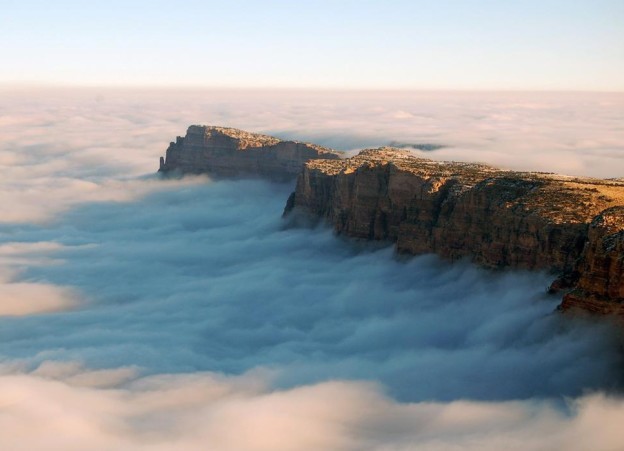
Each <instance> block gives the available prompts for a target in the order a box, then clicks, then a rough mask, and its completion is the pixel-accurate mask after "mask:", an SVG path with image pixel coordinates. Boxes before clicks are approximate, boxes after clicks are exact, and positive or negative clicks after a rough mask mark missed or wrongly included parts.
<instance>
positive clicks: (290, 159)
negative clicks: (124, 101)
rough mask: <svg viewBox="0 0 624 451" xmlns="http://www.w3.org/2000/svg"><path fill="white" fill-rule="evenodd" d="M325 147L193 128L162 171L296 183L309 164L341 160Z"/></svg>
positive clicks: (172, 151) (223, 129)
mask: <svg viewBox="0 0 624 451" xmlns="http://www.w3.org/2000/svg"><path fill="white" fill-rule="evenodd" d="M338 158H340V155H339V154H338V153H337V152H334V151H332V150H330V149H327V148H325V147H321V146H317V145H315V144H308V143H301V142H296V141H282V140H280V139H278V138H274V137H272V136H266V135H260V134H257V133H248V132H245V131H242V130H238V129H235V128H226V127H210V126H200V125H191V126H190V127H189V128H188V130H187V132H186V136H185V137H184V138H182V137H180V136H178V137H177V139H176V141H175V142H172V143H171V144H170V145H169V148H168V149H167V154H166V158H163V157H161V158H160V169H159V171H160V172H170V171H177V172H181V173H192V174H200V173H207V174H211V175H213V176H216V177H234V176H257V177H263V178H268V179H271V180H275V181H286V180H293V179H295V177H297V174H299V172H301V168H302V166H303V164H304V163H305V162H306V161H309V160H312V159H338Z"/></svg>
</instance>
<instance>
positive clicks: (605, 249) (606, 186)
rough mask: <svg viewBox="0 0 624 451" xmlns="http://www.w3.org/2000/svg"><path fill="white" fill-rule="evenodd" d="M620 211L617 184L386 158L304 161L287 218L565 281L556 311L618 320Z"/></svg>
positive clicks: (387, 154)
mask: <svg viewBox="0 0 624 451" xmlns="http://www.w3.org/2000/svg"><path fill="white" fill-rule="evenodd" d="M619 205H624V183H622V182H618V181H601V180H595V179H578V178H572V177H565V176H556V175H552V174H538V173H519V172H510V171H501V170H498V169H495V168H492V167H488V166H484V165H475V164H462V163H440V162H435V161H430V160H425V159H420V158H416V157H413V156H411V155H410V154H409V153H408V152H405V151H400V150H396V149H388V148H384V149H376V150H367V151H363V152H361V153H360V154H359V155H358V156H356V157H353V158H350V159H347V160H336V161H321V160H319V161H310V162H309V163H307V164H306V165H305V167H304V168H303V171H302V173H301V174H300V175H299V178H298V180H297V187H296V190H295V192H294V193H293V194H292V195H291V198H290V199H289V201H288V204H287V208H286V210H287V212H289V211H291V210H298V211H300V212H304V213H306V214H307V215H312V216H313V217H318V218H322V219H325V220H327V221H328V222H330V223H331V224H333V226H334V228H335V230H336V231H337V232H339V233H344V234H346V235H349V236H353V237H359V238H364V239H373V240H390V241H394V242H396V246H397V249H398V251H399V252H405V253H409V254H421V253H427V252H435V253H437V254H439V255H441V256H443V257H445V258H448V259H451V260H455V259H459V258H463V257H468V258H471V259H472V260H473V261H475V262H476V263H479V264H481V265H484V266H488V267H494V268H503V267H512V268H524V269H546V270H551V271H553V272H556V273H559V274H562V275H563V277H562V278H560V279H559V281H558V283H557V284H555V285H558V286H561V287H564V286H566V287H567V288H569V287H570V286H571V287H574V290H573V291H572V292H571V293H569V294H568V295H566V297H565V299H564V302H563V304H562V307H563V308H564V309H571V308H577V307H578V308H582V309H585V310H591V311H597V312H598V311H599V312H604V313H608V312H615V311H618V312H620V311H622V312H624V310H619V306H620V304H621V303H622V302H624V276H623V274H622V272H623V262H622V260H623V258H624V207H619ZM607 303H608V304H609V306H608V307H604V306H605V305H606V304H607ZM597 305H598V306H599V307H596V306H597ZM616 307H617V308H616Z"/></svg>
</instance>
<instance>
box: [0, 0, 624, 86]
mask: <svg viewBox="0 0 624 451" xmlns="http://www.w3.org/2000/svg"><path fill="white" fill-rule="evenodd" d="M0 38H1V42H2V45H1V46H0V58H1V61H2V64H0V83H4V82H20V83H54V84H81V85H135V86H136V85H141V86H146V85H158V86H171V87H175V86H206V87H215V86H216V87H222V86H227V87H271V88H280V87H305V88H373V89H388V88H390V89H527V90H531V89H547V90H548V89H559V90H603V91H604V90H606V91H609V90H613V91H624V0H497V1H495V0H411V1H408V0H405V1H403V0H394V1H393V0H387V1H381V0H379V1H367V0H357V1H356V0H334V1H328V0H317V1H313V0H308V1H305V0H302V1H283V0H282V1H279V0H265V1H252V0H230V1H222V2H216V1H199V0H179V1H171V0H168V1H161V0H153V1H147V0H145V1H142V0H134V1H133V0H124V1H120V0H107V1H77V0H57V1H50V0H47V1H34V0H30V1H29V0H16V1H12V0H0Z"/></svg>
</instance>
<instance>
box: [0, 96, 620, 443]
mask: <svg viewBox="0 0 624 451" xmlns="http://www.w3.org/2000/svg"><path fill="white" fill-rule="evenodd" d="M282 95H283V97H278V98H277V99H273V100H270V99H269V97H268V95H267V94H266V93H265V94H262V93H255V94H254V93H247V94H245V93H239V95H238V96H233V97H232V98H233V100H230V101H228V100H227V99H228V97H227V96H225V95H224V94H222V95H216V94H215V95H214V96H213V97H211V96H210V95H208V94H206V96H205V97H203V96H197V95H196V94H194V95H191V94H189V93H186V94H185V93H182V94H180V95H179V96H173V95H170V96H167V95H164V94H159V95H156V94H154V93H148V92H138V93H137V92H126V93H123V92H122V93H119V92H113V93H111V92H110V91H107V92H105V93H104V94H102V93H99V92H92V91H86V92H79V93H75V92H72V93H71V95H61V94H59V93H58V92H46V93H44V94H41V95H38V96H33V97H27V96H26V97H25V96H24V94H22V95H21V99H22V101H21V102H18V100H19V99H20V96H17V95H14V97H11V96H8V98H9V102H8V103H7V104H5V105H3V107H2V108H3V110H2V114H3V115H2V117H0V120H1V121H2V123H3V124H5V125H6V126H5V128H7V130H8V131H7V133H6V134H3V136H2V137H1V138H0V143H1V145H2V148H1V157H0V162H1V164H2V165H3V172H4V173H6V176H5V177H3V179H2V180H1V181H0V183H1V184H2V187H3V189H2V193H3V194H2V196H3V203H2V208H3V209H4V212H3V215H2V221H1V222H2V224H0V295H1V298H0V299H1V301H0V343H2V344H1V345H0V432H1V433H0V445H1V446H2V448H3V449H17V448H28V449H46V448H47V449H49V448H51V447H52V448H57V449H206V447H208V448H210V449H218V450H221V449H223V450H246V449H249V450H269V449H270V450H280V449H284V450H287V449H345V450H350V449H354V450H355V449H415V448H417V449H458V448H461V449H501V448H506V449H536V450H537V449H561V448H568V449H579V450H580V449H588V448H591V449H617V448H619V447H622V446H623V445H624V439H623V438H622V437H621V434H620V433H619V425H621V422H622V420H623V419H624V407H623V405H622V402H621V398H620V393H621V388H622V382H623V381H622V376H621V375H622V363H623V362H622V357H621V350H620V343H621V340H620V336H619V332H618V328H617V327H613V325H612V324H610V323H609V322H608V321H595V320H592V319H587V318H572V317H564V316H562V315H560V314H558V313H556V312H555V307H556V305H557V304H558V303H559V302H560V298H559V297H557V296H550V295H547V294H546V287H547V286H548V283H549V282H550V281H551V279H552V275H549V274H545V273H529V272H492V271H487V270H483V269H480V268H477V267H475V266H473V265H471V264H470V263H468V262H458V263H455V264H449V263H448V262H444V261H441V260H440V259H438V258H437V257H435V256H432V255H425V256H419V257H415V258H398V257H397V256H396V255H395V254H394V253H393V250H392V248H391V247H390V246H387V245H383V243H382V244H380V245H379V246H370V245H366V244H365V243H360V242H355V241H352V240H348V239H342V238H340V237H336V236H334V235H333V234H332V232H331V230H329V229H328V228H326V227H324V226H319V227H316V228H297V227H293V226H292V224H290V223H289V222H288V220H285V219H282V218H281V213H282V210H283V207H284V204H285V199H286V198H287V196H288V194H289V193H290V191H291V190H292V188H293V187H292V185H288V184H285V185H278V184H270V183H267V182H263V181H259V180H238V181H213V180H211V179H210V178H208V177H190V178H184V179H180V180H163V179H160V178H159V177H158V176H156V175H155V174H154V171H155V169H156V167H157V163H158V156H160V155H161V154H162V153H163V150H164V148H166V143H167V142H168V141H169V140H171V139H173V137H174V136H175V135H176V134H183V133H184V130H185V129H186V126H187V125H189V124H191V123H198V122H200V123H208V124H214V123H219V124H223V125H231V126H238V127H241V128H247V129H252V130H256V131H267V132H268V131H270V130H271V129H270V127H269V124H273V130H274V131H275V133H276V134H280V135H282V136H289V137H293V138H299V139H312V138H313V137H317V138H319V139H318V140H315V141H323V140H325V141H324V142H322V143H324V144H331V143H332V142H333V143H334V144H333V145H334V146H337V147H341V148H342V149H345V150H349V149H355V148H357V147H367V146H372V145H377V144H383V141H385V140H387V141H388V142H389V141H391V140H398V139H402V140H421V141H422V140H426V142H434V141H435V142H438V141H439V142H440V143H443V144H446V145H448V146H449V147H448V148H443V149H439V150H436V151H434V152H427V156H429V157H431V156H434V155H437V154H440V155H442V156H443V155H444V153H443V152H460V150H458V149H462V148H461V147H459V145H458V144H456V143H457V142H459V141H457V142H456V141H452V138H453V136H455V137H461V133H462V129H461V128H458V129H457V130H455V131H454V132H453V133H454V134H452V133H451V132H450V131H449V130H451V127H450V126H449V125H448V124H446V123H445V125H444V126H442V125H440V124H441V123H443V122H444V120H443V119H446V118H448V120H449V121H450V123H453V118H455V119H457V117H458V115H459V116H461V115H460V114H459V113H458V112H457V111H459V107H458V106H457V104H453V105H455V106H454V107H453V108H457V111H456V112H455V113H450V112H449V111H451V110H452V108H451V110H449V109H448V108H447V109H446V110H445V109H444V107H443V106H439V107H438V109H437V110H436V112H435V114H434V113H432V114H434V118H433V119H431V124H432V125H431V126H430V127H429V128H427V129H426V130H425V131H422V129H421V131H410V130H413V129H412V127H413V126H414V125H413V124H414V123H411V124H412V125H409V124H408V125H405V126H404V128H401V127H400V126H396V128H392V127H393V125H392V124H393V122H392V121H391V120H390V119H389V118H388V117H386V119H385V124H386V125H370V126H369V127H368V128H365V127H363V126H362V124H363V123H364V122H366V121H367V120H368V119H370V118H371V117H373V116H374V114H378V116H379V117H382V118H383V117H384V114H386V113H384V112H383V111H377V113H374V111H375V107H374V106H371V107H370V108H371V109H370V111H369V110H366V109H362V108H359V107H358V108H355V107H351V106H347V105H346V104H344V103H341V104H340V106H338V107H335V108H334V107H332V106H331V105H328V104H327V103H326V102H330V100H331V99H332V98H333V97H332V96H329V95H328V94H327V98H320V99H319V98H316V99H315V98H312V97H311V96H309V95H307V94H305V93H303V94H301V93H300V94H297V96H299V97H298V98H295V99H294V100H293V99H289V98H288V96H285V95H284V94H283V93H282ZM509 95H510V94H508V95H507V96H509ZM295 97H296V96H295ZM346 97H348V98H350V99H355V100H353V102H355V104H356V105H359V106H361V104H362V103H365V102H369V104H371V105H375V104H384V105H387V104H388V103H392V102H396V103H397V105H399V106H401V105H403V103H409V102H410V100H409V99H407V100H406V99H398V98H394V97H391V98H390V100H388V101H387V102H386V101H384V100H383V98H382V97H380V95H369V98H368V99H361V98H359V97H358V96H357V95H355V94H353V93H352V94H349V95H348V96H347V95H346V94H341V95H339V96H338V97H337V98H338V100H335V99H334V101H336V102H338V101H340V102H342V101H343V100H342V99H344V98H346ZM581 97H582V96H581ZM582 98H583V99H584V100H583V102H586V103H587V104H589V105H591V106H592V108H595V110H596V111H603V114H605V115H608V114H607V113H606V111H611V113H613V112H614V111H616V109H617V108H615V107H614V106H613V104H609V105H610V106H600V105H601V102H606V100H605V99H604V98H602V97H601V96H600V95H596V97H591V98H590V97H582ZM477 99H479V102H482V101H483V99H480V98H477ZM434 100H435V101H434ZM434 100H430V102H432V104H435V103H437V102H439V100H440V98H439V97H436V98H435V99H434ZM503 100H504V102H503ZM503 100H501V99H499V103H498V105H499V108H501V109H505V108H506V107H504V106H503V105H507V103H505V102H508V99H507V98H505V97H504V96H503ZM411 101H413V98H412V100H411ZM358 102H359V103H358ZM449 102H451V100H449ZM474 102H476V101H474ZM607 103H608V102H607ZM472 104H473V101H471V102H469V103H468V104H466V105H465V106H464V110H463V111H464V113H461V114H462V115H463V114H465V115H467V116H470V117H472V116H471V115H472V114H473V112H472V110H471V108H477V109H478V108H482V107H481V106H472V107H471V106H470V105H472ZM7 105H9V106H7ZM301 105H303V106H301ZM411 105H412V106H411V107H410V108H411V109H410V110H409V111H411V112H410V114H414V111H417V110H418V109H422V108H424V106H423V105H424V104H421V103H413V104H411ZM570 105H571V104H570V103H566V102H563V103H562V104H560V105H559V106H558V107H557V108H555V109H553V108H554V107H552V108H551V109H550V110H548V111H550V112H549V113H548V114H549V115H551V116H552V117H550V119H549V120H550V121H551V122H550V124H556V123H559V124H562V123H563V122H565V121H566V120H567V119H566V118H569V117H570V115H576V114H581V113H579V112H578V111H577V110H576V109H575V108H573V107H571V106H570ZM574 105H576V103H574ZM313 107H314V108H313ZM352 108H353V109H352ZM392 108H395V106H393V107H392ZM401 108H402V110H405V111H408V110H407V109H406V108H407V107H405V108H403V106H401ZM449 108H450V107H449ZM315 109H316V111H317V112H318V114H317V115H313V114H312V112H313V111H314V110H315ZM358 110H359V111H364V113H362V114H360V115H357V111H358ZM297 111H300V115H299V116H296V115H295V116H293V114H294V113H296V112H297ZM367 111H368V112H367ZM392 111H394V110H392ZM554 111H558V113H555V112H554ZM262 112H264V113H262ZM345 112H347V113H349V112H351V113H352V115H350V114H345ZM609 114H610V113H609ZM436 115H439V116H436ZM339 116H340V117H341V119H338V117H339ZM403 116H405V117H407V115H403ZM306 118H307V119H306ZM595 120H596V121H598V122H600V121H599V119H595ZM380 123H381V124H383V123H384V121H381V120H380V121H378V124H380ZM295 124H305V125H303V126H302V125H297V126H295ZM470 124H471V122H470V120H467V122H466V126H465V127H464V129H463V130H464V132H465V133H466V134H465V135H464V136H463V137H462V139H464V142H473V145H474V146H475V148H474V150H466V154H465V155H464V156H465V157H466V158H468V157H474V158H479V156H482V157H485V156H488V155H490V153H489V152H490V150H488V148H485V147H481V146H478V145H477V143H478V142H485V141H486V140H487V138H486V137H487V136H489V135H488V134H487V133H485V134H483V135H482V136H480V137H479V138H478V139H477V138H475V137H474V135H472V134H471V132H470V129H471V127H472V126H471V125H470ZM601 124H602V125H601V126H600V127H596V128H595V129H593V128H591V127H589V126H587V128H586V130H590V129H591V130H590V131H591V132H592V133H589V134H588V136H586V137H583V140H586V141H583V140H581V139H580V138H579V141H578V142H575V144H574V145H573V146H571V147H570V148H565V149H562V148H559V149H558V150H555V151H554V153H552V155H551V156H552V158H553V159H554V160H556V159H557V158H556V157H557V155H558V152H563V153H566V155H569V156H570V158H568V159H567V160H569V161H566V162H564V163H562V164H569V162H570V161H576V162H577V163H578V164H579V165H581V166H579V167H581V168H582V169H583V172H584V173H587V174H589V175H591V172H592V170H594V169H596V168H610V170H615V169H616V165H615V164H614V161H616V162H617V164H619V165H620V167H621V164H622V160H621V156H620V155H619V154H618V153H617V149H616V148H615V147H613V149H612V151H611V153H609V152H606V151H605V154H608V155H606V156H604V158H602V159H601V158H600V157H596V156H595V155H594V156H593V157H592V158H591V161H592V162H593V163H592V164H593V166H591V167H586V166H583V161H585V160H584V159H586V158H587V161H589V160H590V158H589V157H588V156H586V155H584V152H589V150H588V149H589V147H586V148H584V147H583V143H585V144H587V143H588V142H590V141H591V142H592V143H594V144H595V145H596V146H597V147H599V148H601V149H603V150H601V152H603V151H604V148H606V146H607V145H608V141H609V140H610V139H612V140H615V139H616V138H617V137H618V129H617V128H616V127H614V126H612V125H608V124H609V123H608V121H603V122H601ZM297 127H301V128H300V129H297ZM306 127H307V128H306ZM375 127H377V128H375ZM384 127H385V128H384ZM436 127H438V128H444V129H445V130H446V131H444V132H440V131H439V130H438V132H439V133H438V134H436V133H434V129H436ZM513 127H516V126H513ZM513 127H512V128H513ZM543 127H544V128H543V130H542V132H541V133H536V135H537V136H538V137H537V138H536V137H535V136H534V137H533V138H532V139H535V140H537V141H540V139H541V141H540V142H541V144H540V145H541V146H543V147H542V148H545V147H547V146H548V145H550V144H549V142H550V141H548V139H551V140H552V141H553V142H554V137H551V138H548V139H547V138H546V136H547V135H549V134H550V133H551V132H550V131H548V130H552V128H551V127H550V126H546V125H544V126H543ZM554 128H555V129H556V127H554ZM347 129H349V130H351V134H348V133H347V132H346V131H345V132H344V134H342V135H341V134H340V130H347ZM323 130H324V131H325V134H324V135H323V133H322V132H323ZM371 130H372V131H371ZM399 130H402V131H399ZM605 130H610V132H609V133H606V134H605V133H603V132H604V131H605ZM401 133H403V134H401ZM410 133H412V134H410ZM496 133H498V132H496ZM520 133H521V131H518V130H516V131H514V132H513V133H510V134H509V135H505V134H504V133H503V135H505V136H507V137H506V138H505V139H509V140H510V141H514V140H512V138H511V136H512V135H513V136H516V138H517V136H519V135H518V134H520ZM577 133H579V135H582V133H581V131H578V130H577ZM620 133H621V131H620ZM589 135H591V136H589ZM340 136H341V137H340ZM339 137H340V138H339ZM540 137H541V138H540ZM501 139H502V138H501ZM514 139H515V138H514ZM569 139H570V140H573V139H574V138H573V137H569ZM375 140H378V141H375ZM479 140H481V141H479ZM339 141H341V142H342V144H341V145H340V146H338V145H337V144H340V142H339ZM514 142H515V141H514ZM614 142H615V141H614ZM620 142H622V141H620ZM594 144H593V145H594ZM525 145H526V143H523V144H517V147H516V148H515V150H510V149H506V148H503V147H501V150H500V153H501V155H506V156H505V158H507V159H508V160H509V161H510V162H511V161H516V162H517V164H518V165H520V163H521V160H522V158H520V156H519V155H518V154H516V153H514V152H515V151H516V150H517V149H518V148H521V147H523V146H525ZM601 146H602V147H601ZM451 149H455V150H451ZM464 149H467V148H464ZM489 149H492V147H490V148H489ZM580 149H584V150H582V151H581V150H580ZM575 159H576V160H575ZM487 162H489V163H496V161H487ZM510 164H511V163H510ZM562 167H563V166H562ZM592 168H593V169H592ZM553 169H554V168H553Z"/></svg>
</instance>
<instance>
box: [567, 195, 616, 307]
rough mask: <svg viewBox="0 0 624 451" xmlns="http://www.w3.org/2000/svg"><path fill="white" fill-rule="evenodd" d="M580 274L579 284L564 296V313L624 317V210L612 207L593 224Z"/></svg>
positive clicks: (580, 264)
mask: <svg viewBox="0 0 624 451" xmlns="http://www.w3.org/2000/svg"><path fill="white" fill-rule="evenodd" d="M577 273H578V275H579V276H578V277H579V279H578V283H577V284H576V287H575V288H574V290H572V291H571V292H570V293H568V294H566V295H565V296H564V298H563V302H562V303H561V308H562V309H563V310H569V309H573V308H579V307H580V308H582V309H584V310H588V311H591V312H595V313H609V314H612V313H616V314H618V315H624V207H614V208H610V209H608V210H606V211H604V212H602V213H601V214H599V215H598V216H596V218H594V220H593V221H592V222H591V225H590V226H589V233H588V239H587V244H586V248H585V253H584V255H583V259H581V260H580V261H579V263H578V267H577Z"/></svg>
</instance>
